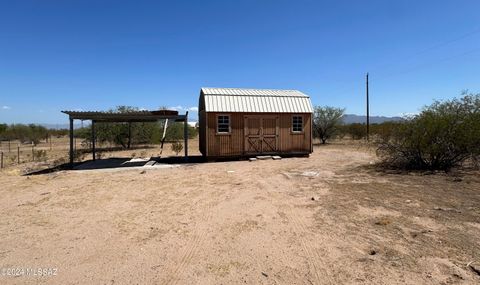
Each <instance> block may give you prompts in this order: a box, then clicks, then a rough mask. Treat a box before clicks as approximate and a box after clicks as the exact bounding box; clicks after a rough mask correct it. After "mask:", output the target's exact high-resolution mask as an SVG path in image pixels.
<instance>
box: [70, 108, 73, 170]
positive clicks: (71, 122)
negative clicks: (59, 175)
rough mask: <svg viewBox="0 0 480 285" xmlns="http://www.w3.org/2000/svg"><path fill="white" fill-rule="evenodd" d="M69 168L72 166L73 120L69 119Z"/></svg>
mask: <svg viewBox="0 0 480 285" xmlns="http://www.w3.org/2000/svg"><path fill="white" fill-rule="evenodd" d="M70 166H73V119H72V117H70Z"/></svg>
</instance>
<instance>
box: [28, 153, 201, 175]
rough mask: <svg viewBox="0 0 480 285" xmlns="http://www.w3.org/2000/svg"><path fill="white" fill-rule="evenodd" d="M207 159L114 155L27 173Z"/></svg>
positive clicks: (38, 173)
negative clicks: (137, 157) (143, 157)
mask: <svg viewBox="0 0 480 285" xmlns="http://www.w3.org/2000/svg"><path fill="white" fill-rule="evenodd" d="M203 162H206V160H205V159H204V158H203V157H202V156H200V155H198V156H189V157H188V159H185V157H178V156H172V157H151V158H150V159H132V158H126V157H112V158H106V159H97V160H87V161H83V162H75V163H74V164H73V165H70V163H64V164H60V165H57V166H55V167H50V168H46V169H41V170H38V171H33V172H30V173H27V174H25V175H26V176H28V175H40V174H47V173H52V172H57V171H62V170H95V169H109V168H129V167H132V168H133V167H144V166H146V167H148V166H152V167H161V166H162V165H164V166H168V165H172V164H178V165H180V164H195V163H203Z"/></svg>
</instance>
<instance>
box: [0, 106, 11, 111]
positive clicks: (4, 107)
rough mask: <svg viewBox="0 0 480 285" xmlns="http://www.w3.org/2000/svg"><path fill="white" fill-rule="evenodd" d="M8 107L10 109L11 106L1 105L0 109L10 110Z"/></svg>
mask: <svg viewBox="0 0 480 285" xmlns="http://www.w3.org/2000/svg"><path fill="white" fill-rule="evenodd" d="M10 109H12V107H10V106H2V110H10Z"/></svg>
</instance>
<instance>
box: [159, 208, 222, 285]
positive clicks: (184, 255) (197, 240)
mask: <svg viewBox="0 0 480 285" xmlns="http://www.w3.org/2000/svg"><path fill="white" fill-rule="evenodd" d="M212 204H214V203H206V206H205V208H204V209H205V214H204V215H202V216H201V217H200V219H199V222H198V223H196V226H195V229H194V231H193V237H192V238H191V239H190V240H189V241H188V242H187V244H186V246H184V247H183V249H182V250H181V252H180V253H179V255H180V256H181V257H180V261H179V262H177V263H176V264H175V265H173V268H168V269H167V270H166V272H165V273H166V274H167V277H166V280H165V281H164V282H162V283H161V284H166V285H167V284H168V285H173V284H177V283H178V281H179V279H180V278H179V276H180V275H181V274H182V273H183V272H185V269H186V268H187V266H188V264H189V263H190V262H191V261H192V259H193V258H194V257H195V254H196V252H197V251H198V249H199V248H201V247H202V245H203V244H204V242H205V240H206V237H207V235H208V233H209V232H210V231H209V230H208V229H209V227H208V226H206V225H207V224H209V222H210V221H211V219H212V214H211V209H212ZM193 205H194V206H193V207H199V201H197V202H196V203H194V204H193ZM202 225H203V227H202Z"/></svg>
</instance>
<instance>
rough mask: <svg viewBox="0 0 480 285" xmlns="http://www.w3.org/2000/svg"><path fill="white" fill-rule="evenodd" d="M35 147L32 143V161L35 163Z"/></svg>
mask: <svg viewBox="0 0 480 285" xmlns="http://www.w3.org/2000/svg"><path fill="white" fill-rule="evenodd" d="M34 147H35V146H34V144H33V142H32V161H35V150H34V149H33V148H34Z"/></svg>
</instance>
